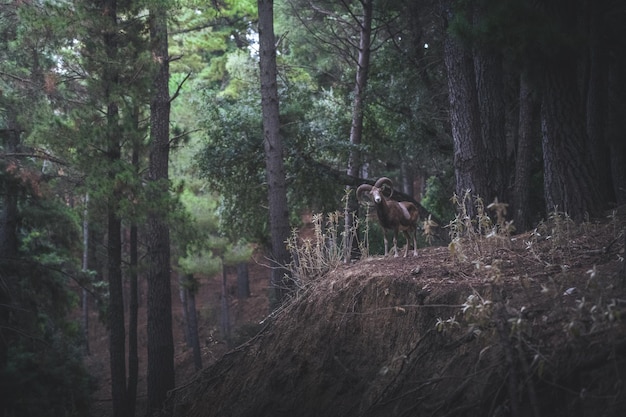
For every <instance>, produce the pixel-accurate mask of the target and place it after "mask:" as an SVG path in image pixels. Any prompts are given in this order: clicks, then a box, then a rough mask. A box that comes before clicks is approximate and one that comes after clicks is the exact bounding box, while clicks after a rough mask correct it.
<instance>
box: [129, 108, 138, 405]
mask: <svg viewBox="0 0 626 417" xmlns="http://www.w3.org/2000/svg"><path fill="white" fill-rule="evenodd" d="M133 128H134V129H135V131H137V132H138V131H139V109H138V108H135V109H134V111H133ZM131 162H132V164H133V168H134V172H135V175H136V176H137V177H139V175H140V173H139V172H140V166H139V141H138V140H137V139H135V141H134V142H133V150H132V156H131ZM129 246H130V248H129V264H130V265H129V280H130V294H129V311H128V387H127V389H128V409H129V411H130V415H131V416H134V415H135V411H136V407H137V383H138V381H139V349H138V345H137V325H138V312H139V288H138V282H137V281H138V273H139V232H138V226H137V223H136V222H135V220H133V221H132V222H131V224H130V242H129Z"/></svg>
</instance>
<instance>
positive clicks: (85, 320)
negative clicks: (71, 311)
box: [81, 194, 91, 355]
mask: <svg viewBox="0 0 626 417" xmlns="http://www.w3.org/2000/svg"><path fill="white" fill-rule="evenodd" d="M84 203H85V208H84V209H83V259H82V271H83V273H85V274H86V273H87V271H88V270H89V194H85V201H84ZM81 307H82V316H83V317H82V324H83V339H84V340H85V342H84V343H85V355H90V354H91V353H90V351H89V292H88V291H87V288H83V291H82V296H81Z"/></svg>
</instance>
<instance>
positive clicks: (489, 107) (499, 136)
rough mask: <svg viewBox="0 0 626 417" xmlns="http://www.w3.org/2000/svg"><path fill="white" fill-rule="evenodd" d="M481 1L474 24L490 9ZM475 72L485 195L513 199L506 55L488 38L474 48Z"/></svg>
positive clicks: (476, 6) (476, 10)
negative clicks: (510, 176) (506, 92)
mask: <svg viewBox="0 0 626 417" xmlns="http://www.w3.org/2000/svg"><path fill="white" fill-rule="evenodd" d="M484 7H486V6H485V5H484V4H481V3H480V2H479V3H477V4H476V5H475V8H474V19H475V20H474V25H475V26H477V27H480V25H482V24H483V22H482V20H483V19H484V18H485V15H486V14H487V11H485V10H484ZM474 71H475V73H476V89H477V93H478V95H477V98H478V106H479V109H480V125H481V136H482V143H481V147H482V149H481V151H480V152H481V154H483V155H484V156H483V158H484V162H485V165H484V167H485V169H486V173H485V175H486V178H487V179H488V181H489V182H488V187H487V191H488V194H485V195H481V197H483V198H484V199H485V200H486V202H487V203H490V202H491V201H493V200H494V198H496V197H497V198H498V199H499V200H500V201H502V202H505V201H509V195H508V194H509V193H508V192H507V190H508V184H507V181H508V178H509V172H507V171H508V170H507V152H506V129H505V128H506V115H505V108H506V107H505V104H504V103H505V100H504V90H505V89H504V80H503V75H504V69H503V67H502V54H501V53H500V52H499V51H498V50H497V49H496V48H495V47H493V46H490V45H489V44H488V41H486V40H484V39H483V40H482V41H479V42H477V43H476V45H475V47H474Z"/></svg>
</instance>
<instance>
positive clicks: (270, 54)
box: [258, 0, 292, 309]
mask: <svg viewBox="0 0 626 417" xmlns="http://www.w3.org/2000/svg"><path fill="white" fill-rule="evenodd" d="M258 10H259V58H260V59H259V66H260V71H261V107H262V113H263V144H264V149H265V167H266V171H267V173H266V175H267V184H268V200H269V225H270V234H271V259H272V262H273V265H272V268H271V276H270V288H271V290H272V292H273V294H272V297H271V298H272V301H271V304H272V306H271V307H272V309H273V308H276V307H277V306H278V305H280V303H282V301H283V300H284V297H285V295H286V294H287V292H288V290H289V289H290V288H291V286H292V284H291V278H290V277H289V271H288V269H287V268H286V266H287V265H288V264H289V262H290V259H291V256H290V254H289V251H288V250H287V246H286V244H285V242H286V241H287V239H288V238H289V210H288V208H287V184H286V178H285V168H284V163H283V144H282V139H281V137H280V118H279V116H280V113H279V105H278V85H277V81H276V77H277V69H276V44H275V43H276V39H275V36H274V2H273V1H272V0H258Z"/></svg>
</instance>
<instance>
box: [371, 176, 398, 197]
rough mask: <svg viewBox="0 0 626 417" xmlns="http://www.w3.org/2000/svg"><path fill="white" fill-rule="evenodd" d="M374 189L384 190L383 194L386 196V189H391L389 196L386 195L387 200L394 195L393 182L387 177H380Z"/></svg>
mask: <svg viewBox="0 0 626 417" xmlns="http://www.w3.org/2000/svg"><path fill="white" fill-rule="evenodd" d="M374 187H377V188H380V189H381V190H383V194H385V192H384V190H385V188H389V195H386V197H387V198H390V197H391V196H392V195H393V182H392V181H391V179H389V178H387V177H380V178H379V179H378V181H376V184H375V185H374Z"/></svg>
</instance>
